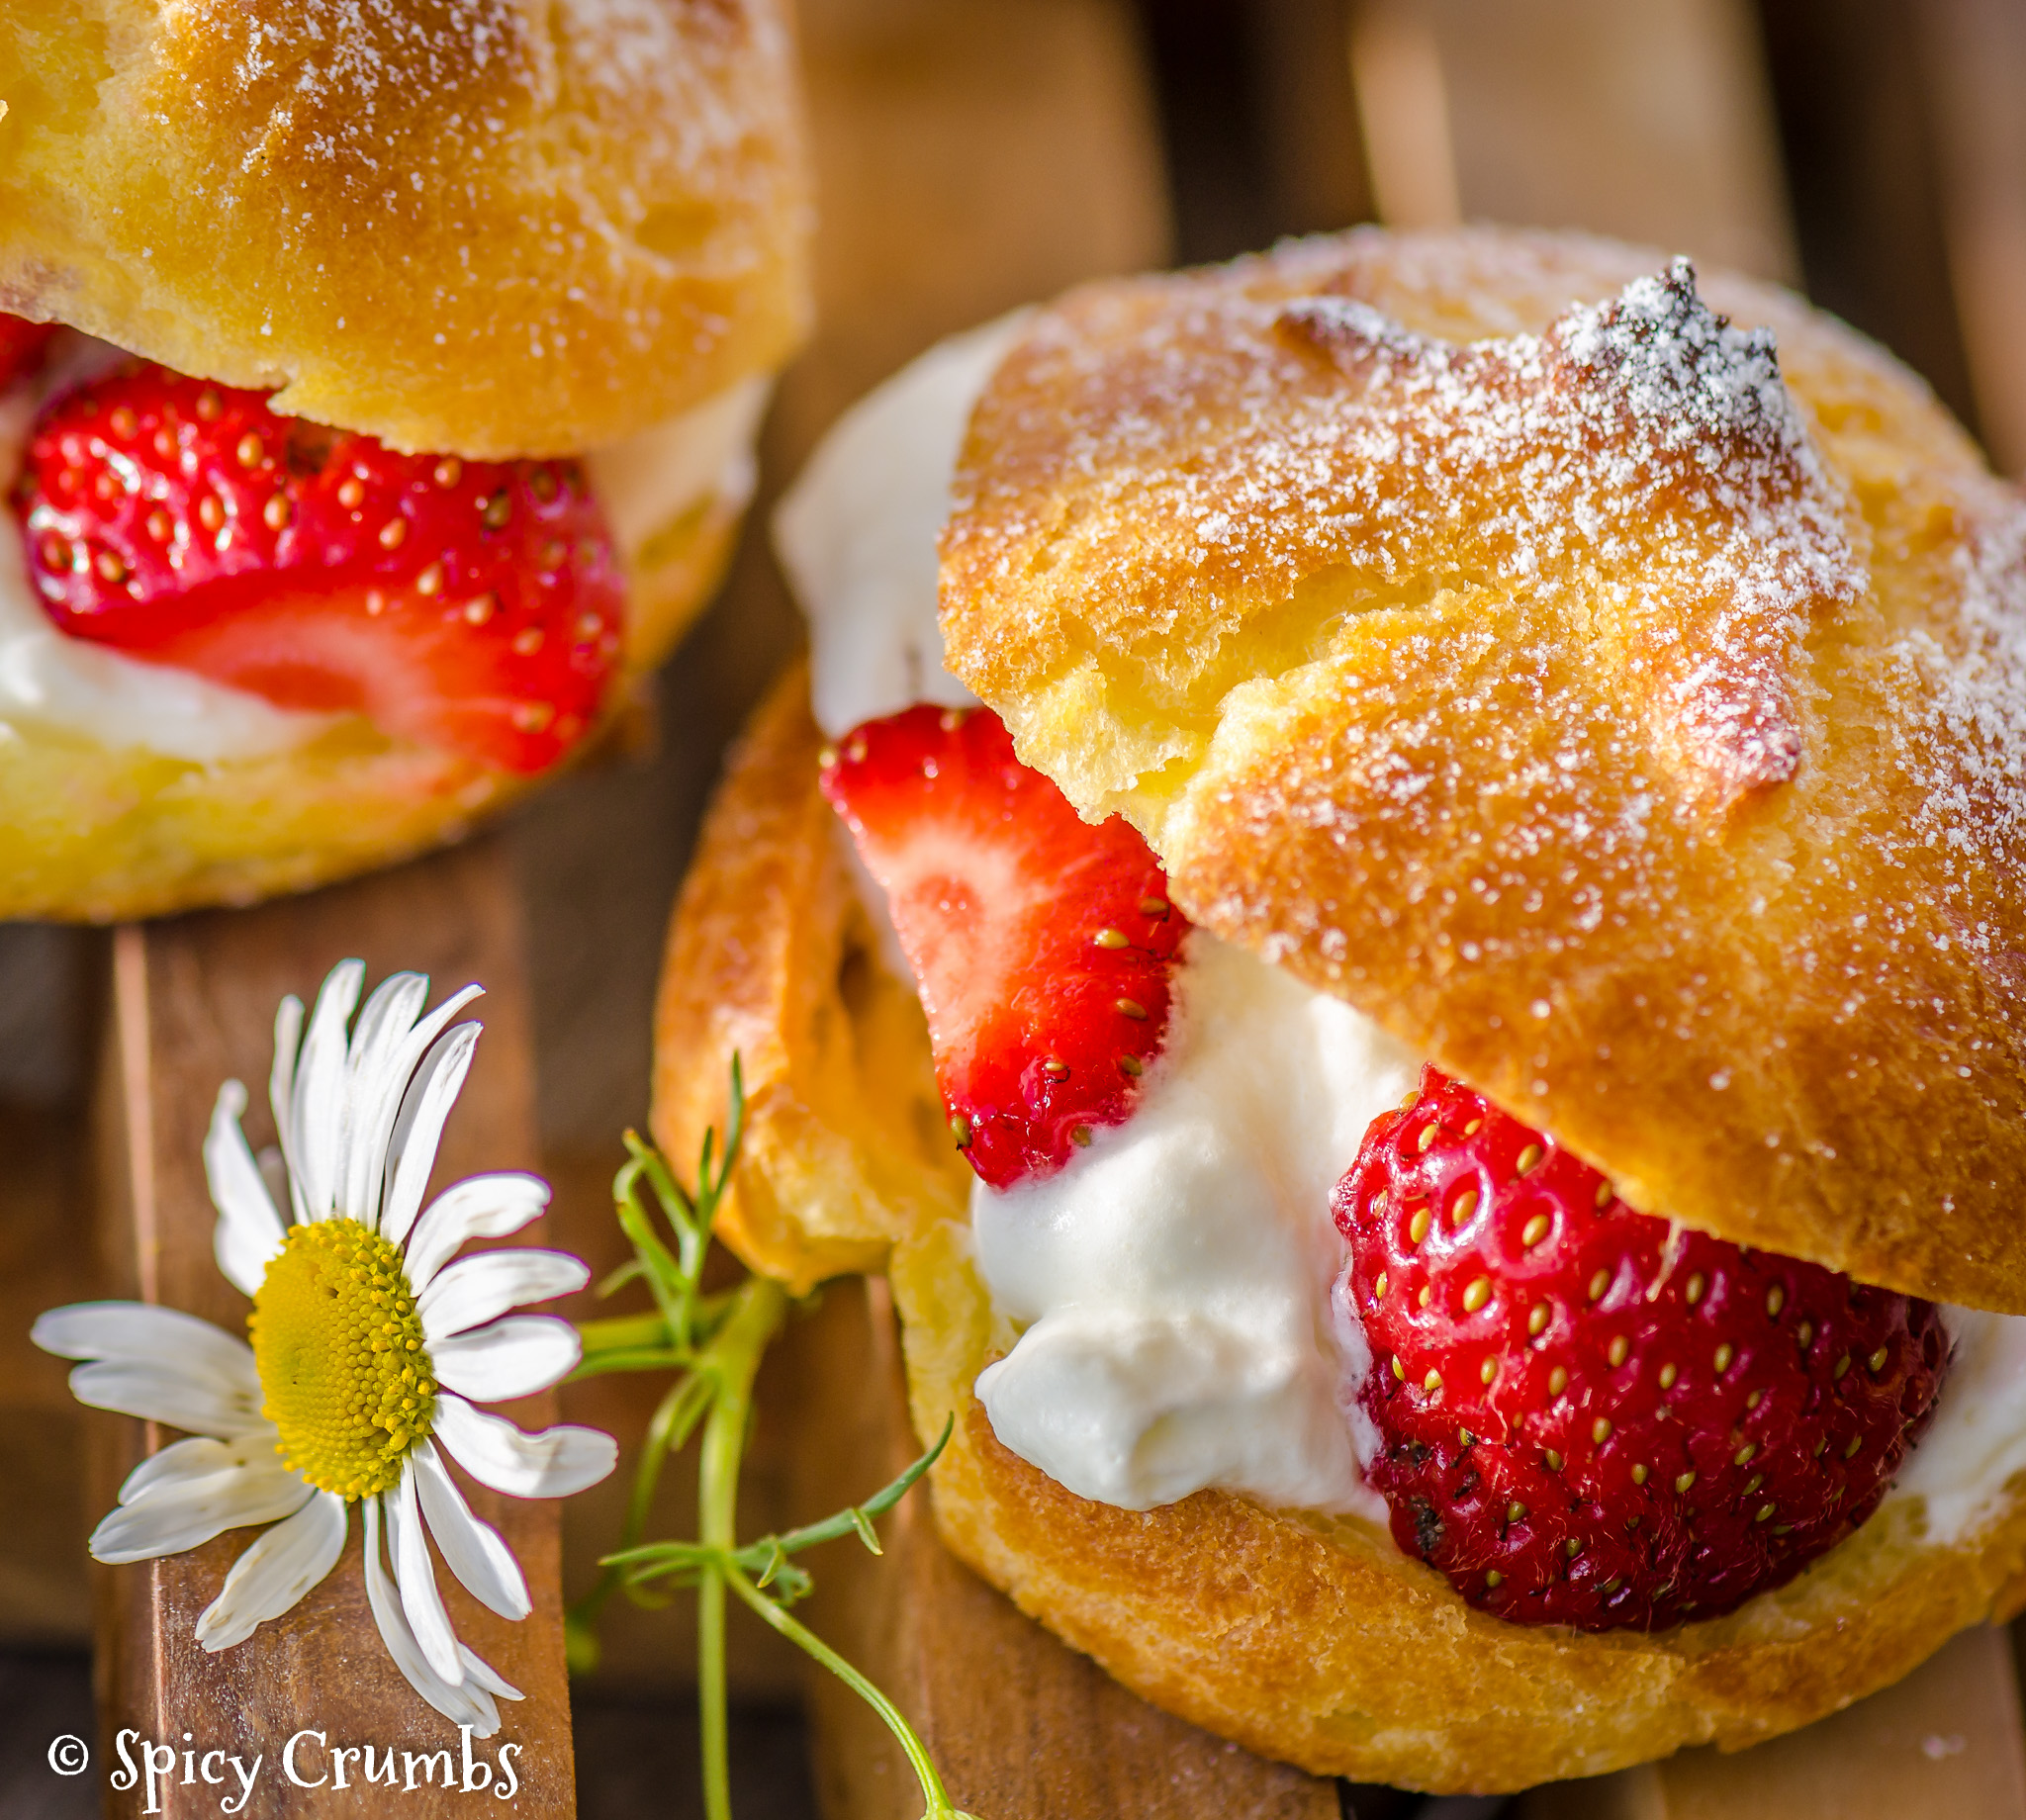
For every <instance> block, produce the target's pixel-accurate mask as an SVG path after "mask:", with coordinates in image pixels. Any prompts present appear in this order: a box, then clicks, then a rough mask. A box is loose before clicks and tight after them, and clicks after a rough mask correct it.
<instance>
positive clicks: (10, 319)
mask: <svg viewBox="0 0 2026 1820" xmlns="http://www.w3.org/2000/svg"><path fill="white" fill-rule="evenodd" d="M55 332H56V324H55V323H53V322H30V321H25V320H24V319H23V318H20V317H18V316H0V386H7V385H11V384H13V382H14V381H15V380H17V379H19V378H20V377H21V376H22V375H23V374H24V373H29V372H33V371H34V370H35V367H36V365H37V363H38V362H39V361H40V360H41V359H42V357H43V350H44V349H45V348H46V347H47V346H48V344H49V339H50V337H51V336H52V335H54V334H55Z"/></svg>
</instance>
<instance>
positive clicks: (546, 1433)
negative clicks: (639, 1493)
mask: <svg viewBox="0 0 2026 1820" xmlns="http://www.w3.org/2000/svg"><path fill="white" fill-rule="evenodd" d="M435 1438H436V1440H438V1441H439V1442H441V1443H442V1445H443V1446H445V1447H447V1448H448V1449H449V1450H450V1456H451V1458H452V1459H454V1460H455V1461H456V1462H457V1463H458V1465H460V1466H461V1467H463V1468H464V1470H465V1471H466V1472H468V1473H469V1474H471V1476H472V1477H473V1478H474V1479H476V1480H477V1481H478V1482H479V1483H480V1484H481V1485H489V1486H491V1487H492V1488H493V1490H494V1491H496V1492H505V1493H506V1495H507V1496H508V1497H509V1498H568V1497H569V1496H570V1495H571V1493H573V1492H581V1491H583V1490H584V1488H585V1487H586V1486H588V1485H596V1484H598V1482H599V1480H600V1479H602V1478H604V1477H605V1475H606V1474H607V1473H609V1472H610V1471H611V1470H612V1468H613V1467H614V1466H616V1465H617V1464H618V1461H619V1448H618V1443H617V1442H616V1441H614V1440H613V1439H612V1437H611V1436H610V1435H609V1434H604V1433H601V1432H599V1430H598V1429H597V1428H579V1427H576V1426H574V1425H572V1424H570V1423H563V1424H560V1425H558V1426H557V1427H554V1428H544V1429H542V1430H541V1431H540V1432H539V1433H536V1434H529V1433H528V1432H527V1431H526V1430H525V1429H524V1428H517V1427H515V1426H514V1424H513V1423H512V1422H510V1421H508V1420H507V1419H506V1417H505V1416H504V1415H489V1414H487V1413H486V1411H485V1410H475V1409H473V1408H472V1406H471V1405H470V1404H468V1403H466V1402H465V1400H464V1399H463V1398H462V1397H459V1396H457V1395H455V1394H454V1393H453V1392H450V1391H443V1392H441V1393H439V1394H438V1396H437V1398H436V1423H435Z"/></svg>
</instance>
